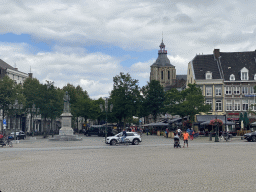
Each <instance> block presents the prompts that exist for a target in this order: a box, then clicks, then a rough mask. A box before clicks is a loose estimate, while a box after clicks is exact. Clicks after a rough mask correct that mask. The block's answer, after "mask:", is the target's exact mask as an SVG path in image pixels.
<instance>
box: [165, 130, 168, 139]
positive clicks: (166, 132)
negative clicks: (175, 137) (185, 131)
mask: <svg viewBox="0 0 256 192" xmlns="http://www.w3.org/2000/svg"><path fill="white" fill-rule="evenodd" d="M168 134H169V130H168V128H166V130H165V135H166V138H168Z"/></svg>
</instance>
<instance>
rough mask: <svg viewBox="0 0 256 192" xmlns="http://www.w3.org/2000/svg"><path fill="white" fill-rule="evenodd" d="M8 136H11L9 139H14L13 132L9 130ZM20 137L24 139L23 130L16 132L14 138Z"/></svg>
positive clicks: (18, 138)
mask: <svg viewBox="0 0 256 192" xmlns="http://www.w3.org/2000/svg"><path fill="white" fill-rule="evenodd" d="M10 137H12V138H11V139H14V132H11V134H10ZM20 139H26V135H25V133H24V132H23V131H17V132H16V140H20Z"/></svg>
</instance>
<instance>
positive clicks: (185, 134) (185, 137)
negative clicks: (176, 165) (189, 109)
mask: <svg viewBox="0 0 256 192" xmlns="http://www.w3.org/2000/svg"><path fill="white" fill-rule="evenodd" d="M188 138H189V134H188V133H187V131H185V132H184V133H183V140H184V145H183V148H184V147H185V143H187V147H188Z"/></svg>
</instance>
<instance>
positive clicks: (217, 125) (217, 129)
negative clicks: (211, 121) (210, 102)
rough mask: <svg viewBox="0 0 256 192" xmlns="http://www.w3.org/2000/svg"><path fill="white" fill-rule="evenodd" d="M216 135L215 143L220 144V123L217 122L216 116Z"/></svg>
mask: <svg viewBox="0 0 256 192" xmlns="http://www.w3.org/2000/svg"><path fill="white" fill-rule="evenodd" d="M215 119H216V123H215V125H216V134H215V142H219V122H218V121H217V116H216V118H215Z"/></svg>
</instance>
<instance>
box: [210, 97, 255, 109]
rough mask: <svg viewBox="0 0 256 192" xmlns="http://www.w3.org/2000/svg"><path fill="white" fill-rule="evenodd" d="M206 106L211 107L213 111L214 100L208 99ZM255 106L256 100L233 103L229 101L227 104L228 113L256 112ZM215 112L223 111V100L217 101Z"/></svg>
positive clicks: (235, 101)
mask: <svg viewBox="0 0 256 192" xmlns="http://www.w3.org/2000/svg"><path fill="white" fill-rule="evenodd" d="M206 104H209V105H211V110H212V107H213V105H212V100H210V99H207V100H206ZM254 105H255V101H254V100H242V102H241V101H240V100H234V101H233V102H232V100H227V102H226V111H241V110H242V111H248V110H249V109H250V110H253V111H255V110H256V106H254ZM215 110H216V111H222V101H221V100H216V102H215Z"/></svg>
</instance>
